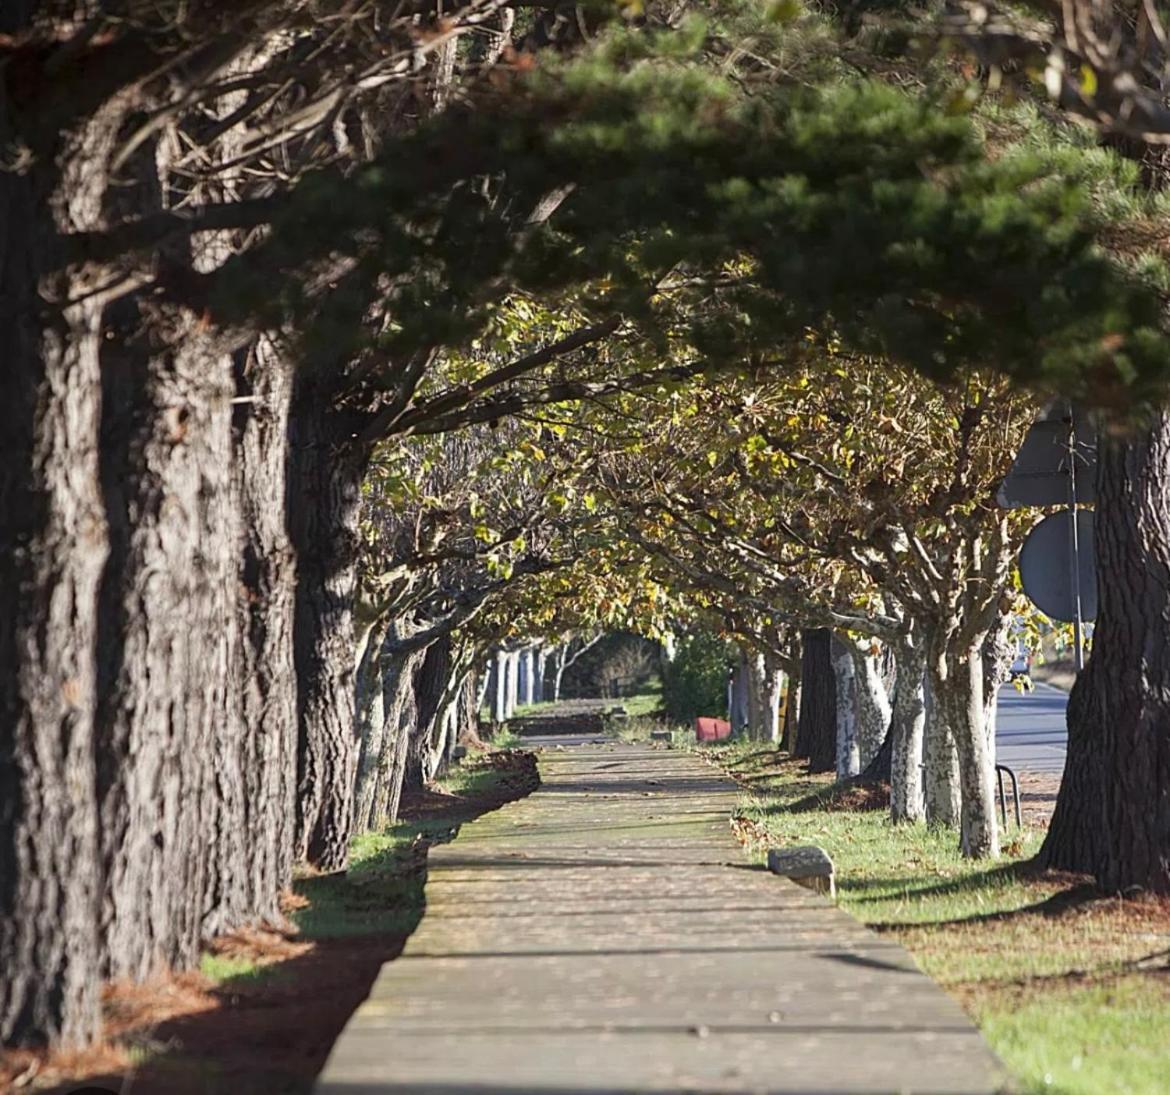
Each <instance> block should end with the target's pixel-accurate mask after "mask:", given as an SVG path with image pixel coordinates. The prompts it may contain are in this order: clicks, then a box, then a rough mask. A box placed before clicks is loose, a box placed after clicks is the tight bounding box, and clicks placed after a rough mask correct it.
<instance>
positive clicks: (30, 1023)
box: [0, 75, 107, 1045]
mask: <svg viewBox="0 0 1170 1095" xmlns="http://www.w3.org/2000/svg"><path fill="white" fill-rule="evenodd" d="M0 79H3V77H2V75H0ZM7 122H8V119H7V116H6V113H5V108H4V105H3V102H2V100H0V146H5V147H15V145H9V142H8V140H7V137H8V136H9V132H8V125H7ZM50 189H51V188H50V186H49V185H47V184H46V180H44V179H42V178H41V177H40V175H39V173H38V172H36V171H35V170H32V171H29V172H27V173H23V174H22V173H18V172H14V171H0V224H2V225H3V230H2V231H0V340H2V341H0V347H2V348H3V352H2V355H0V356H2V357H3V362H4V364H3V369H2V372H0V388H2V391H3V399H2V400H0V436H2V437H3V459H2V460H0V515H2V520H0V621H2V623H0V971H2V973H0V1043H3V1044H6V1045H17V1044H22V1043H25V1042H36V1041H42V1040H48V1041H53V1042H58V1043H61V1044H64V1045H80V1044H83V1043H85V1042H88V1041H90V1040H92V1039H93V1038H94V1037H95V1036H96V1035H97V1033H98V1028H99V1018H100V1017H99V1010H98V993H99V990H100V983H99V977H98V915H97V910H98V873H99V869H98V844H97V801H96V793H95V770H94V742H93V721H92V718H93V709H94V700H95V676H94V661H93V659H94V648H95V640H96V633H97V586H98V581H99V578H100V575H101V571H102V566H103V564H104V562H105V558H106V550H107V542H106V527H105V518H104V516H103V513H102V506H101V495H100V490H99V484H98V460H97V447H98V446H97V442H98V420H99V419H98V414H99V407H100V397H99V392H100V380H99V375H100V374H99V361H98V348H99V326H100V322H101V311H100V308H99V307H98V306H97V304H96V303H95V302H94V300H93V299H92V298H91V299H90V300H89V302H88V303H82V304H77V305H73V306H71V307H68V308H66V309H64V310H63V311H62V312H61V313H59V314H57V315H54V316H53V317H52V318H51V319H48V320H44V318H43V316H44V310H45V309H46V307H47V306H46V303H45V301H44V300H42V299H41V298H40V296H39V295H38V289H39V288H42V287H43V286H42V267H41V265H40V264H41V263H46V264H47V263H49V262H50V261H51V260H52V258H53V257H54V244H53V238H52V237H53V232H54V227H53V225H52V224H51V223H46V222H47V220H48V217H47V212H48V209H49V202H50ZM62 227H81V228H91V227H96V225H93V224H83V225H69V224H65V225H62ZM53 288H54V290H55V292H57V293H60V294H61V295H62V296H64V297H66V298H68V297H79V298H81V299H83V300H84V299H85V297H84V295H83V294H84V292H85V291H86V290H92V289H93V288H94V287H93V286H91V285H77V284H58V285H55V286H54V287H53ZM42 323H43V324H44V325H43V326H42Z"/></svg>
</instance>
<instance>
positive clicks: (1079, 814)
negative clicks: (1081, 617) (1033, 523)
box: [1037, 411, 1170, 894]
mask: <svg viewBox="0 0 1170 1095" xmlns="http://www.w3.org/2000/svg"><path fill="white" fill-rule="evenodd" d="M1095 540H1096V550H1097V585H1098V612H1097V624H1096V628H1095V630H1094V633H1093V656H1092V658H1091V659H1090V660H1089V662H1088V664H1087V665H1086V667H1085V669H1084V671H1083V672H1082V673H1081V674H1079V676H1078V678H1077V681H1076V683H1075V684H1074V685H1073V690H1072V695H1071V696H1070V698H1069V706H1068V729H1069V740H1068V759H1067V760H1066V761H1065V770H1064V779H1063V781H1062V782H1061V786H1060V794H1059V796H1058V797H1057V801H1056V812H1055V813H1054V814H1053V817H1052V822H1051V824H1050V826H1049V829H1048V835H1047V837H1046V839H1045V841H1044V845H1043V847H1042V848H1041V849H1040V854H1039V856H1038V857H1037V858H1038V861H1039V863H1040V864H1041V865H1043V866H1046V867H1053V868H1058V869H1062V870H1072V871H1087V872H1090V873H1091V874H1092V875H1093V876H1094V877H1095V878H1096V879H1097V881H1098V883H1099V884H1100V885H1101V887H1102V888H1103V889H1105V890H1106V891H1108V892H1110V893H1115V892H1123V891H1125V890H1128V889H1130V888H1133V887H1140V888H1142V889H1146V890H1150V891H1152V892H1154V893H1162V894H1165V893H1170V596H1168V595H1167V590H1170V414H1168V413H1167V412H1165V411H1162V412H1159V413H1158V414H1157V415H1156V417H1155V418H1154V420H1153V422H1152V423H1150V425H1149V426H1148V428H1146V429H1145V430H1144V431H1143V432H1142V434H1141V435H1140V436H1137V437H1132V438H1129V439H1123V438H1112V437H1110V436H1109V435H1108V434H1106V433H1104V432H1102V434H1101V435H1100V440H1099V452H1098V485H1097V509H1096V533H1095Z"/></svg>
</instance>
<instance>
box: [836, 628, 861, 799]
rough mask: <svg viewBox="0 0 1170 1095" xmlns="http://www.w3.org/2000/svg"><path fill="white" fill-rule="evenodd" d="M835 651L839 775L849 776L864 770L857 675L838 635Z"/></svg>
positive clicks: (851, 654) (850, 654) (837, 765)
mask: <svg viewBox="0 0 1170 1095" xmlns="http://www.w3.org/2000/svg"><path fill="white" fill-rule="evenodd" d="M832 650H833V680H834V685H835V687H836V696H837V755H836V769H837V778H838V779H849V778H851V777H852V776H855V775H857V773H858V772H860V771H861V758H860V750H859V747H858V742H857V676H856V671H855V667H854V661H853V652H852V651H851V650H850V649H849V647H848V646H847V645H846V644H845V643H843V642H841V641H840V640H839V639H837V638H836V637H834V639H833V641H832Z"/></svg>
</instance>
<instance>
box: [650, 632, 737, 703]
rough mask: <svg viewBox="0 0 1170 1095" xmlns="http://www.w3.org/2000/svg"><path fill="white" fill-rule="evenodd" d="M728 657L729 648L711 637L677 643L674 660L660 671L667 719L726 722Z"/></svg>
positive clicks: (696, 636)
mask: <svg viewBox="0 0 1170 1095" xmlns="http://www.w3.org/2000/svg"><path fill="white" fill-rule="evenodd" d="M732 656H733V651H732V648H731V646H730V644H728V643H726V642H724V641H723V640H722V639H719V638H716V637H715V636H714V635H710V634H704V633H702V632H700V633H698V634H694V635H687V636H686V637H685V638H683V639H681V640H680V641H679V643H678V647H677V653H676V654H675V657H674V660H673V661H671V662H667V663H666V664H665V665H664V667H663V674H662V685H663V687H662V692H663V697H662V698H663V704H664V706H665V707H666V713H667V715H668V716H669V717H670V718H671V719H673V720H675V721H677V722H690V721H691V720H692V719H694V718H696V717H698V716H699V715H710V716H713V717H715V718H720V719H722V718H726V717H727V665H728V662H729V661H730V660H732Z"/></svg>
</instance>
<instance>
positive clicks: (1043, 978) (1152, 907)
mask: <svg viewBox="0 0 1170 1095" xmlns="http://www.w3.org/2000/svg"><path fill="white" fill-rule="evenodd" d="M702 752H703V754H704V755H705V756H707V757H709V758H710V759H711V760H713V761H714V762H715V763H717V764H719V765H720V766H721V767H723V768H724V769H725V770H727V771H728V772H729V773H730V774H731V775H733V776H735V778H736V779H737V780H739V782H740V783H741V785H742V786H743V787H744V796H743V799H742V801H741V818H740V820H739V822H738V824H737V825H736V831H737V833H738V834H739V836H740V839H741V840H743V841H744V843H745V844H747V845H749V846H750V847H753V848H754V849H755V850H757V851H758V852H759V854H760V855H761V857H762V856H763V855H764V853H765V851H766V848H767V847H768V846H769V845H784V844H818V845H820V846H821V847H823V848H824V849H825V850H826V851H827V852H828V853H829V855H830V856H832V858H833V861H834V863H835V864H836V867H837V872H838V877H837V883H838V893H839V896H840V902H841V904H842V906H843V907H845V908H846V909H848V910H849V912H851V913H852V914H853V915H854V916H856V917H857V918H858V919H860V920H862V921H864V922H865V923H867V924H869V925H871V926H872V927H873V928H874V929H875V930H877V931H880V932H884V933H889V934H890V935H891V936H893V937H894V938H896V939H898V941H899V942H901V943H902V944H903V945H904V946H905V947H906V948H907V949H908V950H909V951H910V952H911V953H912V954H913V955H914V957H915V959H916V961H917V962H918V964H919V965H920V966H921V967H922V968H923V970H924V971H925V972H927V973H928V974H930V975H931V976H932V977H933V978H935V980H937V981H938V982H939V983H940V984H942V985H943V986H944V987H945V988H946V989H947V990H948V991H949V992H951V993H952V994H953V995H955V996H956V997H957V998H958V999H959V1000H961V1001H962V1003H963V1005H964V1006H965V1007H966V1008H967V1010H968V1011H969V1013H970V1014H971V1015H972V1016H973V1017H974V1018H975V1020H976V1021H977V1022H978V1023H979V1025H980V1027H981V1028H982V1030H983V1032H984V1034H985V1036H986V1037H987V1039H988V1041H989V1043H990V1044H991V1046H992V1048H993V1049H994V1050H995V1051H996V1052H997V1053H998V1054H999V1055H1000V1057H1001V1058H1002V1059H1003V1060H1004V1062H1005V1063H1006V1064H1007V1065H1008V1067H1009V1068H1010V1069H1011V1070H1012V1072H1013V1074H1014V1075H1015V1077H1016V1078H1017V1082H1018V1086H1019V1088H1020V1090H1021V1091H1025V1092H1032V1091H1036V1092H1039V1091H1045V1092H1056V1091H1059V1092H1063V1093H1068V1095H1101V1093H1106V1092H1117V1093H1122V1092H1124V1093H1126V1095H1138V1093H1150V1095H1154V1093H1161V1092H1164V1091H1166V1090H1168V1089H1170V1082H1168V1080H1167V1077H1170V1039H1167V1034H1166V1032H1167V1031H1168V1030H1170V902H1166V901H1157V900H1153V899H1145V900H1142V899H1138V900H1122V899H1120V898H1116V897H1103V896H1102V895H1101V894H1100V893H1099V892H1097V891H1096V890H1095V889H1094V888H1093V887H1092V886H1091V885H1089V884H1088V883H1087V880H1085V879H1083V878H1080V877H1078V876H1070V875H1061V874H1056V873H1045V874H1040V873H1038V872H1036V871H1035V870H1033V869H1032V868H1031V867H1030V866H1029V864H1028V863H1027V859H1028V857H1030V856H1032V855H1033V854H1034V853H1035V852H1036V850H1037V849H1038V848H1039V845H1040V841H1041V839H1042V836H1043V831H1042V829H1040V828H1035V827H1032V828H1028V827H1026V828H1025V829H1023V830H1022V831H1021V830H1017V829H1016V828H1015V827H1014V825H1013V826H1012V827H1011V828H1010V829H1009V830H1008V832H1007V833H1006V834H1004V842H1005V855H1004V856H1003V857H1002V858H1001V859H1000V860H999V862H997V863H994V864H987V863H972V862H971V861H968V860H964V859H963V858H962V857H961V856H960V855H959V852H958V848H957V841H956V838H955V834H954V833H952V832H947V831H938V830H931V829H928V828H926V827H925V826H904V827H901V826H900V827H895V826H893V825H891V824H890V822H889V820H888V818H887V816H886V814H885V812H884V810H880V809H873V808H872V807H873V805H874V795H873V793H872V792H869V793H866V794H865V795H864V796H859V795H858V793H857V791H858V789H857V788H856V787H850V788H843V787H840V786H836V785H834V783H833V780H832V778H831V776H819V775H818V776H811V775H809V774H808V773H807V772H806V771H804V765H803V763H802V762H797V761H792V760H789V759H787V758H786V757H785V756H784V755H783V754H779V753H777V752H776V750H775V749H774V748H771V747H769V746H761V745H760V744H758V743H746V742H738V743H730V744H726V745H717V746H711V747H705V748H704V749H703V750H702Z"/></svg>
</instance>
